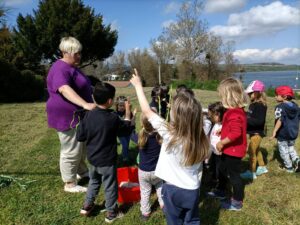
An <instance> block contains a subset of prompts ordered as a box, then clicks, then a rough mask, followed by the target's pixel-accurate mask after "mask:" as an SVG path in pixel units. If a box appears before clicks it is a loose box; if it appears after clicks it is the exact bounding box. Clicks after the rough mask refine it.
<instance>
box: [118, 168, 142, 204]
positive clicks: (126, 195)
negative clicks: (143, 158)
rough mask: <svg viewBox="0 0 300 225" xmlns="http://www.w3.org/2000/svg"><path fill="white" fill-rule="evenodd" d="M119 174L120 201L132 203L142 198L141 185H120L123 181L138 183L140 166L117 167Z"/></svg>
mask: <svg viewBox="0 0 300 225" xmlns="http://www.w3.org/2000/svg"><path fill="white" fill-rule="evenodd" d="M117 176H118V195H119V196H118V202H119V203H132V202H138V201H140V199H141V193H140V186H137V187H129V188H128V187H120V183H121V182H133V183H138V182H139V179H138V168H136V167H122V168H118V169H117Z"/></svg>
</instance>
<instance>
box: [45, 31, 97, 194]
mask: <svg viewBox="0 0 300 225" xmlns="http://www.w3.org/2000/svg"><path fill="white" fill-rule="evenodd" d="M59 49H60V51H61V53H62V58H61V59H58V60H57V61H56V62H55V63H53V65H52V66H51V68H50V70H49V72H48V76H47V89H48V93H49V99H48V101H47V104H46V111H47V117H48V126H49V127H51V128H54V129H56V130H57V133H58V137H59V140H60V144H61V149H60V172H61V176H62V180H63V182H64V183H65V186H64V190H65V191H66V192H73V193H74V192H85V191H86V188H85V187H82V186H79V185H77V178H82V177H87V176H88V168H87V166H86V164H85V158H86V153H85V151H86V150H85V144H84V143H80V142H78V141H77V140H76V129H75V128H76V124H77V123H78V118H77V116H74V114H75V112H76V111H77V110H78V109H86V110H91V109H93V108H94V107H95V104H94V103H92V102H93V99H92V89H91V84H90V81H89V79H88V78H87V77H86V76H85V75H84V74H83V73H82V72H81V71H80V70H79V69H78V65H79V64H80V59H81V55H80V52H81V49H82V46H81V44H80V42H79V41H78V40H77V39H76V38H74V37H64V38H62V39H61V42H60V45H59Z"/></svg>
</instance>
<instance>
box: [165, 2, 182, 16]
mask: <svg viewBox="0 0 300 225" xmlns="http://www.w3.org/2000/svg"><path fill="white" fill-rule="evenodd" d="M179 8H180V4H179V3H177V2H170V3H169V4H168V5H167V6H166V8H165V10H164V12H165V13H167V14H168V13H173V12H177V11H178V10H179Z"/></svg>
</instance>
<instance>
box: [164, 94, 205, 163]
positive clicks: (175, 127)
mask: <svg viewBox="0 0 300 225" xmlns="http://www.w3.org/2000/svg"><path fill="white" fill-rule="evenodd" d="M168 129H169V132H170V134H171V140H170V142H169V143H168V145H167V151H172V150H173V149H176V146H178V145H182V155H183V159H182V162H181V163H182V164H183V165H184V166H192V165H194V164H197V163H200V162H202V161H203V160H204V159H205V158H206V156H207V154H208V149H209V143H208V140H207V137H206V135H205V133H204V130H203V116H202V107H201V104H200V102H199V101H198V100H196V99H195V98H194V97H193V96H192V95H189V94H181V93H178V94H177V95H176V96H175V97H174V101H173V105H172V108H171V121H170V124H169V126H168Z"/></svg>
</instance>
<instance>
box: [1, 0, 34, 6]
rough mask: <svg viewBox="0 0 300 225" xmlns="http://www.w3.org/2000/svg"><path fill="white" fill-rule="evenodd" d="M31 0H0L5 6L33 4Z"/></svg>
mask: <svg viewBox="0 0 300 225" xmlns="http://www.w3.org/2000/svg"><path fill="white" fill-rule="evenodd" d="M33 2H34V1H33V0H2V4H4V5H5V6H6V7H17V6H21V5H27V4H33Z"/></svg>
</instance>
